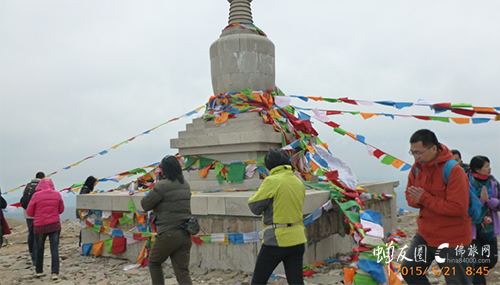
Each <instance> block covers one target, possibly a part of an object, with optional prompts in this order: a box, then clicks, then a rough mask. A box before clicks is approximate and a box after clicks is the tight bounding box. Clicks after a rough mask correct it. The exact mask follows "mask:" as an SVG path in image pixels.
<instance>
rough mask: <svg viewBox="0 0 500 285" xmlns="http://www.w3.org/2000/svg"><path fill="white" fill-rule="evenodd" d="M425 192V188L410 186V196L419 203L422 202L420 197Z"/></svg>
mask: <svg viewBox="0 0 500 285" xmlns="http://www.w3.org/2000/svg"><path fill="white" fill-rule="evenodd" d="M424 192H425V190H424V188H420V187H415V186H410V187H408V193H409V194H410V197H411V198H412V199H413V201H415V203H417V204H418V202H420V198H421V197H422V195H424Z"/></svg>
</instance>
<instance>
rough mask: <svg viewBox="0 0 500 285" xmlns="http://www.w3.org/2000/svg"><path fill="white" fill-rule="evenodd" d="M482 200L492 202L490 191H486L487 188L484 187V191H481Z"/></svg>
mask: <svg viewBox="0 0 500 285" xmlns="http://www.w3.org/2000/svg"><path fill="white" fill-rule="evenodd" d="M481 199H482V200H483V201H484V202H485V203H488V202H489V201H490V197H489V196H488V190H486V186H483V190H481Z"/></svg>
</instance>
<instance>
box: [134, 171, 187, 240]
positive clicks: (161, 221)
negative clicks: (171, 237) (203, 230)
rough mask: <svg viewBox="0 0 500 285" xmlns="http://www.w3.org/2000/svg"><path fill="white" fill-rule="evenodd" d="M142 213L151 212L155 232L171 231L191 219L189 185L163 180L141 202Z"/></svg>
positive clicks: (185, 182)
mask: <svg viewBox="0 0 500 285" xmlns="http://www.w3.org/2000/svg"><path fill="white" fill-rule="evenodd" d="M141 206H142V209H143V210H144V211H150V210H153V224H154V225H155V226H157V227H158V228H157V232H158V233H161V232H164V231H168V230H171V229H173V228H176V227H178V226H180V225H181V224H182V223H183V222H184V221H186V220H187V219H189V218H190V217H191V191H190V188H189V184H188V183H187V181H185V180H184V184H181V183H179V182H178V181H177V180H176V181H170V180H168V179H163V180H160V181H158V182H157V183H156V184H155V186H154V187H153V189H151V190H149V193H148V194H147V195H146V196H144V198H142V200H141Z"/></svg>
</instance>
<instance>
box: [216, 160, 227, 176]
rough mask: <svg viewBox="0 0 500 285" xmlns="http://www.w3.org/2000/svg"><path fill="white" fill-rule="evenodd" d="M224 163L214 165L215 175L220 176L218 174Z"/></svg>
mask: <svg viewBox="0 0 500 285" xmlns="http://www.w3.org/2000/svg"><path fill="white" fill-rule="evenodd" d="M224 166H225V165H224V163H222V162H216V163H215V175H217V174H220V172H221V171H222V168H224Z"/></svg>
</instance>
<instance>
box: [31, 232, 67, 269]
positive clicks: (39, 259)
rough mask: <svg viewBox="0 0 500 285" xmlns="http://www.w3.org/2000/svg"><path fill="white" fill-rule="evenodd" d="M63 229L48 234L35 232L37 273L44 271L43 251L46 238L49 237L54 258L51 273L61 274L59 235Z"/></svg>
mask: <svg viewBox="0 0 500 285" xmlns="http://www.w3.org/2000/svg"><path fill="white" fill-rule="evenodd" d="M60 234H61V231H57V232H51V233H48V234H35V240H36V241H35V244H36V246H35V267H36V273H43V252H44V250H45V240H46V239H47V237H49V242H50V255H51V258H52V264H51V273H56V274H59V235H60Z"/></svg>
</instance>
